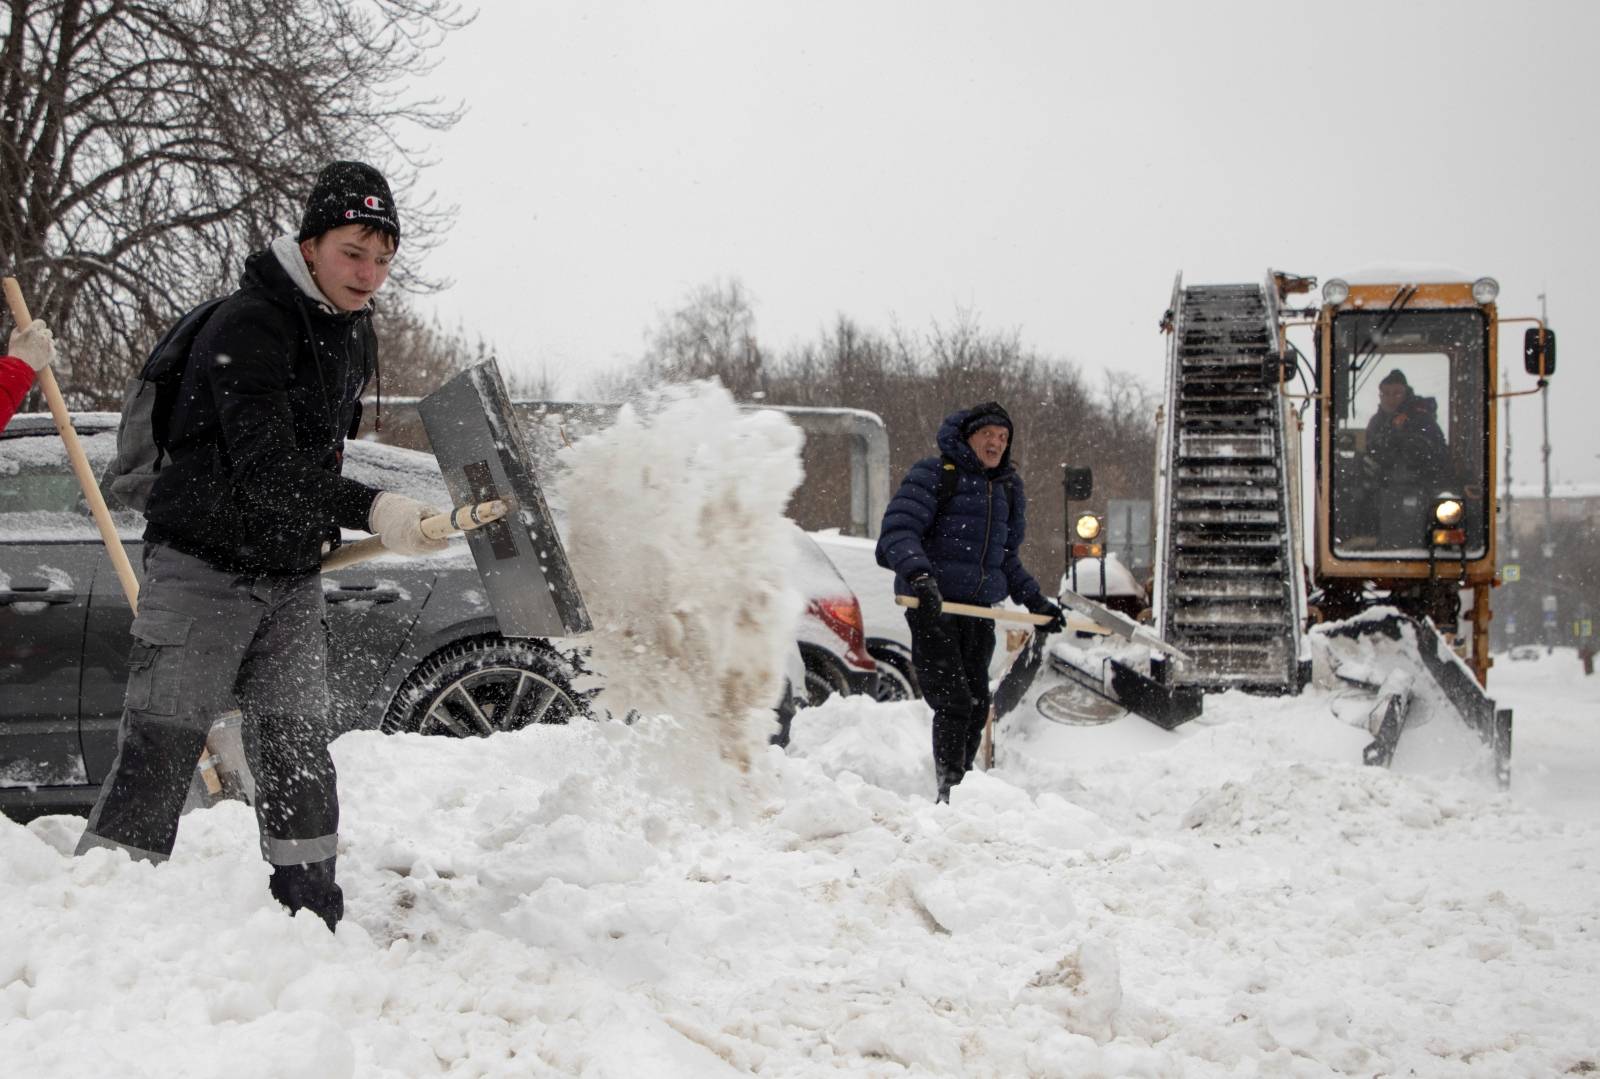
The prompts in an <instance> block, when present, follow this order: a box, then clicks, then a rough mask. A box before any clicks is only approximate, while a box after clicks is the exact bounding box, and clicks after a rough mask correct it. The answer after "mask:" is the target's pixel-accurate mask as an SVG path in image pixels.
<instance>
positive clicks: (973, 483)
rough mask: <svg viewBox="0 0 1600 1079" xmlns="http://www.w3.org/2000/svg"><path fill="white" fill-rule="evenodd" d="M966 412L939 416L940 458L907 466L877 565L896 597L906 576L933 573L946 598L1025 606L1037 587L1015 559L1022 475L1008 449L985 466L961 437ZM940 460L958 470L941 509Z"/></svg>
mask: <svg viewBox="0 0 1600 1079" xmlns="http://www.w3.org/2000/svg"><path fill="white" fill-rule="evenodd" d="M967 414H968V413H967V410H965V409H963V410H962V411H959V412H953V413H951V414H950V415H949V416H946V417H945V420H944V423H943V424H941V425H940V427H939V436H938V443H939V449H940V450H941V451H943V456H942V457H927V458H924V459H923V460H921V461H918V462H917V463H916V464H914V465H912V466H911V471H910V472H908V473H906V478H905V480H904V481H903V482H902V483H901V484H900V489H899V490H898V491H896V492H895V496H894V497H893V498H892V499H890V500H889V505H888V507H887V508H886V509H885V510H884V513H883V527H882V528H881V529H880V530H879V533H878V547H877V555H878V564H879V565H880V566H884V567H886V568H888V569H892V570H894V575H895V576H894V590H895V592H896V594H898V595H902V596H904V595H910V594H911V586H910V585H909V584H908V583H907V582H908V581H909V579H910V578H912V577H915V576H917V575H918V574H921V573H932V574H933V577H934V580H936V581H938V582H939V591H940V593H941V594H942V595H943V596H944V598H945V599H948V600H955V601H957V602H960V603H978V604H983V605H986V606H987V605H992V604H995V603H999V602H1000V601H1001V600H1003V599H1005V598H1006V597H1007V596H1010V597H1011V598H1012V599H1014V600H1016V601H1017V602H1018V603H1021V604H1023V605H1026V604H1027V603H1028V601H1030V600H1032V599H1036V598H1038V596H1039V595H1040V589H1039V582H1038V581H1036V580H1034V579H1033V575H1032V574H1030V573H1029V572H1028V571H1027V569H1026V568H1024V567H1023V565H1022V559H1021V558H1020V557H1019V555H1018V550H1019V549H1020V548H1021V547H1022V539H1023V536H1024V535H1025V533H1026V531H1027V516H1028V513H1027V511H1028V499H1027V496H1026V495H1025V494H1024V493H1023V490H1022V477H1021V476H1019V475H1018V474H1017V471H1016V469H1014V468H1013V467H1012V466H1011V449H1010V447H1007V448H1006V453H1005V456H1004V457H1002V458H1001V459H1000V464H999V465H998V466H997V467H995V468H992V469H986V468H984V467H983V464H982V462H980V461H979V460H978V455H977V454H976V453H974V452H973V450H972V447H971V446H969V445H967V441H966V439H964V438H962V437H961V423H962V421H963V420H965V419H966V418H967ZM945 457H948V458H949V459H950V460H951V462H952V463H954V464H955V466H956V486H955V491H954V493H952V494H951V496H950V501H949V502H947V503H945V505H944V507H943V508H940V507H939V473H940V471H941V470H942V469H943V467H944V461H943V458H945Z"/></svg>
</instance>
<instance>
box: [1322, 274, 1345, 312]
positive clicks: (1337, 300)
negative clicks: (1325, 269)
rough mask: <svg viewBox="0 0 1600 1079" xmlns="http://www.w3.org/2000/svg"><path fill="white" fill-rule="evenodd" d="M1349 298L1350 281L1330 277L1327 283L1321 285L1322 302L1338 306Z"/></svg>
mask: <svg viewBox="0 0 1600 1079" xmlns="http://www.w3.org/2000/svg"><path fill="white" fill-rule="evenodd" d="M1349 298H1350V282H1348V281H1345V280H1343V279H1342V278H1338V277H1334V278H1331V279H1329V281H1328V282H1327V284H1325V285H1323V286H1322V302H1323V303H1325V304H1331V305H1332V306H1334V307H1338V306H1339V305H1340V304H1342V303H1344V302H1345V301H1346V300H1348V299H1349Z"/></svg>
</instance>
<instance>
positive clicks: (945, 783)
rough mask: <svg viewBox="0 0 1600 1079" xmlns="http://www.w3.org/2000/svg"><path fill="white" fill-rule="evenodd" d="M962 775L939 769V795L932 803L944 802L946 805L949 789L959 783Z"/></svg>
mask: <svg viewBox="0 0 1600 1079" xmlns="http://www.w3.org/2000/svg"><path fill="white" fill-rule="evenodd" d="M963 774H964V773H961V772H950V771H946V770H944V769H943V768H941V769H939V795H938V797H937V798H935V799H934V801H935V802H944V803H945V804H946V805H948V804H949V802H950V788H951V787H953V786H955V785H956V784H957V783H960V782H961V777H962V775H963Z"/></svg>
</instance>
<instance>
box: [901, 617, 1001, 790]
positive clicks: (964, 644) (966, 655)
mask: <svg viewBox="0 0 1600 1079" xmlns="http://www.w3.org/2000/svg"><path fill="white" fill-rule="evenodd" d="M906 623H907V624H908V625H909V626H910V627H911V664H912V666H913V667H915V668H916V671H917V683H918V685H919V686H920V687H921V688H922V697H923V699H924V700H925V701H927V702H928V704H929V705H930V706H932V708H933V765H934V768H936V769H937V770H938V773H939V777H940V779H941V780H942V779H944V778H947V777H948V778H949V779H950V780H951V781H952V782H955V781H959V780H960V778H961V777H962V776H963V775H965V774H966V773H967V772H968V771H969V770H970V769H971V768H972V762H973V760H974V759H975V758H976V757H977V755H978V745H979V743H981V742H982V741H983V725H984V722H985V721H986V720H987V719H988V717H989V660H990V659H991V658H992V657H993V656H994V623H993V622H991V621H989V620H988V619H987V618H964V617H962V616H960V615H953V614H942V615H940V616H939V617H938V618H935V619H932V620H931V621H930V620H929V619H927V618H925V617H924V616H922V615H921V614H919V613H918V612H917V611H916V610H910V611H907V612H906Z"/></svg>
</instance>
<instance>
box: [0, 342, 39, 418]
mask: <svg viewBox="0 0 1600 1079" xmlns="http://www.w3.org/2000/svg"><path fill="white" fill-rule="evenodd" d="M32 388H33V368H31V367H29V366H28V365H27V364H25V363H23V362H22V361H21V360H19V359H17V358H16V357H15V356H0V431H3V430H5V426H6V424H8V423H10V422H11V415H12V413H14V412H16V410H17V407H18V406H19V405H21V404H22V399H23V398H24V397H26V396H27V394H28V391H29V390H31V389H32Z"/></svg>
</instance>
